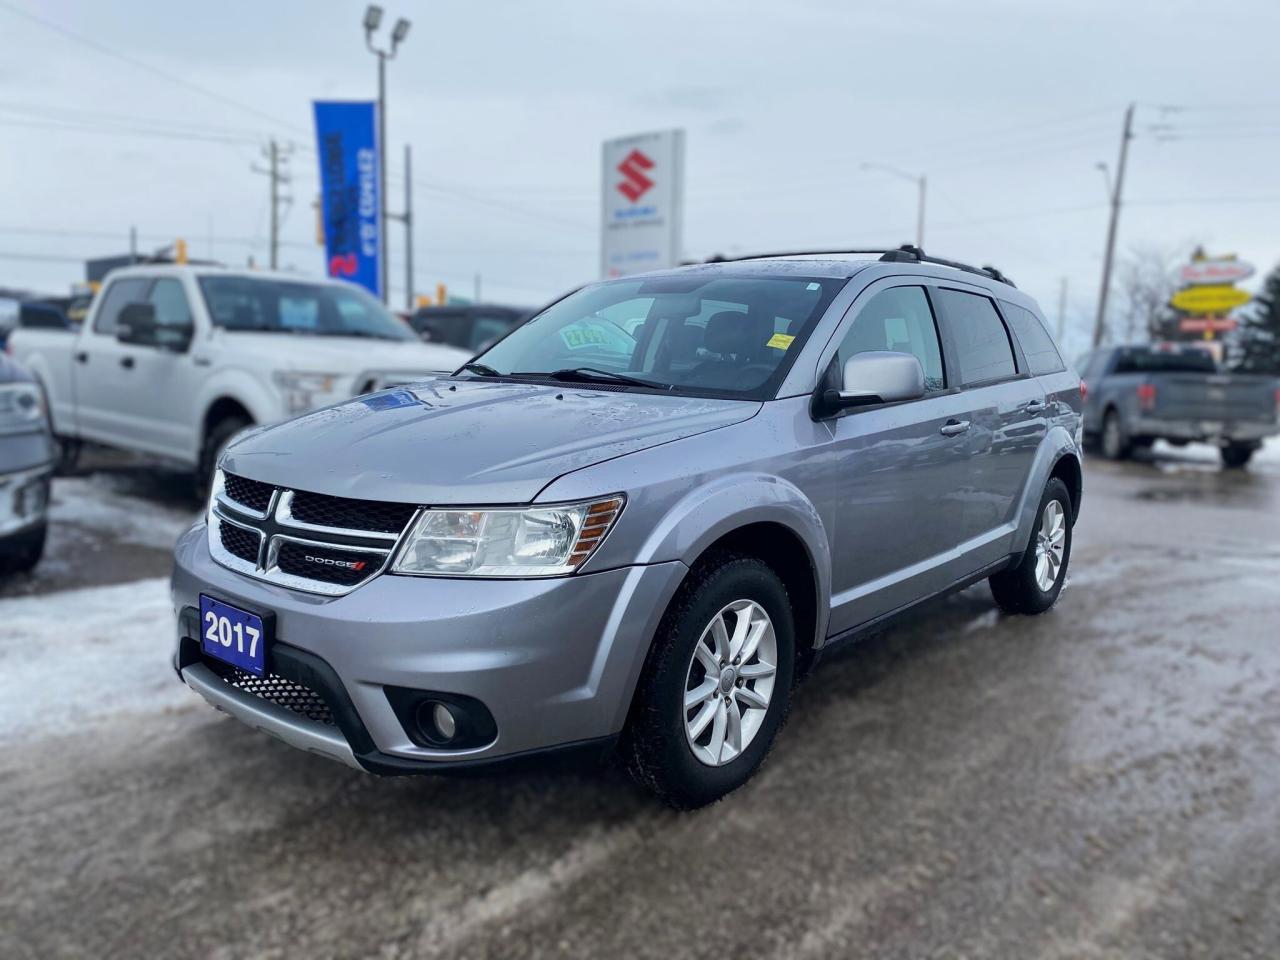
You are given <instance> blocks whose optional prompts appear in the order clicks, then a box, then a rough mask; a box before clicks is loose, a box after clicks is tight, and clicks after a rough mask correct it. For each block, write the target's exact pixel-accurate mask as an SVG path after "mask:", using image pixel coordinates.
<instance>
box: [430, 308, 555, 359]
mask: <svg viewBox="0 0 1280 960" xmlns="http://www.w3.org/2000/svg"><path fill="white" fill-rule="evenodd" d="M535 312H536V311H534V310H531V309H529V308H527V307H505V306H502V305H501V304H496V303H469V304H464V305H453V306H443V307H423V308H421V309H419V310H418V311H416V312H415V313H414V314H413V316H412V317H410V318H409V323H410V325H411V326H412V327H413V329H414V330H416V331H417V332H418V335H419V336H421V337H422V339H423V340H425V341H427V343H444V344H448V345H449V346H451V347H457V348H459V349H460V350H466V351H467V352H468V353H469V354H471V355H473V356H474V355H475V354H477V353H479V352H480V351H481V350H484V349H485V348H486V347H488V346H489V345H490V344H492V343H494V342H496V341H497V340H500V339H501V338H502V337H505V336H506V335H507V334H508V333H510V332H511V331H512V330H513V329H515V328H516V327H518V326H519V325H520V324H522V323H524V322H525V321H526V320H528V319H529V318H530V317H531V316H533V314H534V313H535Z"/></svg>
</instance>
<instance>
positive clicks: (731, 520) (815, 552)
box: [635, 473, 831, 637]
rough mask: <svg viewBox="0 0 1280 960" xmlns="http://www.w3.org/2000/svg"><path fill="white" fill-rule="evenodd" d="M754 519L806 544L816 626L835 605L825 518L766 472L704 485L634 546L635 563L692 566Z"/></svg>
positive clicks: (822, 624)
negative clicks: (814, 588)
mask: <svg viewBox="0 0 1280 960" xmlns="http://www.w3.org/2000/svg"><path fill="white" fill-rule="evenodd" d="M754 523H776V524H779V525H780V526H783V527H785V528H787V529H788V530H789V531H791V532H792V533H793V534H795V535H796V537H797V538H799V540H800V541H801V543H803V545H804V548H805V550H806V551H807V552H808V554H809V562H810V564H811V565H812V567H813V571H814V576H815V578H816V581H817V591H818V595H817V602H818V621H819V622H818V624H817V627H818V630H817V636H819V637H823V636H826V626H827V625H826V620H827V614H828V612H829V609H830V606H831V545H830V540H829V538H828V536H827V531H826V527H825V525H824V524H823V522H822V517H821V516H820V514H819V513H818V511H817V509H816V508H815V507H814V505H813V503H812V502H811V501H810V500H809V498H808V497H806V496H805V495H804V494H803V493H802V492H801V491H800V490H799V488H797V487H796V486H795V485H793V484H791V483H789V482H787V481H786V480H783V479H781V478H780V477H776V476H772V475H769V474H763V473H737V474H729V475H726V476H723V477H719V478H717V479H715V480H713V481H711V482H709V483H706V484H700V485H698V486H697V487H696V488H694V489H692V490H690V491H689V492H688V493H687V494H686V495H685V496H684V497H682V498H680V499H679V500H677V501H676V502H675V503H673V504H672V505H671V506H670V508H669V509H668V510H667V511H666V512H665V513H664V514H663V515H662V516H661V517H660V518H658V519H657V521H656V522H655V523H654V524H653V525H652V526H651V527H650V529H649V530H648V533H647V536H645V537H644V539H643V540H642V541H641V542H640V543H639V544H638V546H637V547H636V548H635V558H636V559H635V562H637V563H645V564H650V563H664V562H667V561H670V560H680V561H682V562H683V563H684V564H685V565H686V566H690V567H691V566H693V564H694V563H695V562H696V561H697V559H698V557H700V556H701V555H702V554H703V553H705V552H706V550H707V549H708V548H709V547H710V546H711V545H712V544H714V543H715V542H716V541H717V540H719V539H720V538H722V537H724V536H726V535H727V534H730V533H733V532H734V531H735V530H738V529H740V528H742V527H745V526H748V525H749V524H754Z"/></svg>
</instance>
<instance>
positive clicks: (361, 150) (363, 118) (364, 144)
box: [315, 100, 383, 297]
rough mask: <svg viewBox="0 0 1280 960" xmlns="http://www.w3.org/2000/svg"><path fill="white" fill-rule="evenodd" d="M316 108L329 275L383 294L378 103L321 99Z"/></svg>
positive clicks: (317, 143) (317, 144) (376, 294)
mask: <svg viewBox="0 0 1280 960" xmlns="http://www.w3.org/2000/svg"><path fill="white" fill-rule="evenodd" d="M315 111H316V146H317V148H318V152H319V154H320V188H321V191H322V194H323V195H322V198H321V201H320V203H321V210H322V215H323V217H324V247H325V262H326V263H327V265H328V272H329V276H331V277H339V278H341V279H343V280H350V281H352V282H354V283H358V284H360V285H361V286H362V287H364V288H365V289H367V290H368V291H369V292H370V293H372V294H374V296H378V297H381V296H382V290H381V277H382V270H381V267H380V264H381V259H382V256H383V250H382V236H381V234H380V233H379V230H378V210H379V209H380V206H381V204H382V197H381V189H382V185H381V184H380V183H379V182H378V169H379V168H378V137H377V132H376V111H377V104H375V103H371V102H364V101H327V102H326V101H319V100H317V101H316V103H315Z"/></svg>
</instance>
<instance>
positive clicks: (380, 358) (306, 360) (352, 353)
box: [222, 331, 471, 376]
mask: <svg viewBox="0 0 1280 960" xmlns="http://www.w3.org/2000/svg"><path fill="white" fill-rule="evenodd" d="M222 336H223V337H224V338H225V342H226V343H227V344H228V345H233V346H235V348H236V349H239V350H248V351H252V350H261V349H263V348H264V347H266V348H267V349H268V350H271V351H272V352H273V354H274V353H275V352H276V351H279V352H280V355H282V356H287V357H288V360H287V361H286V362H285V363H283V364H280V366H281V368H282V369H287V370H294V371H300V372H307V373H337V374H342V375H344V376H354V375H356V374H357V373H371V372H375V371H382V372H387V371H395V372H401V373H439V372H441V371H449V372H452V371H454V370H457V369H458V367H460V366H462V365H463V364H464V363H466V362H467V361H468V360H470V359H471V354H470V353H469V352H468V351H466V350H458V349H457V348H455V347H446V346H442V345H440V344H429V343H422V342H421V341H419V340H404V341H399V340H375V339H372V338H370V337H311V336H302V335H299V334H292V333H232V332H230V331H228V332H224V333H223V334H222Z"/></svg>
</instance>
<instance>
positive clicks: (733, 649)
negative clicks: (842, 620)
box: [622, 554, 795, 810]
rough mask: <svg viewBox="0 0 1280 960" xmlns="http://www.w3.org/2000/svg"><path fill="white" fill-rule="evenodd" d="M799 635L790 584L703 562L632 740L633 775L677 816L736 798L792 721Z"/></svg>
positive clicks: (656, 655)
mask: <svg viewBox="0 0 1280 960" xmlns="http://www.w3.org/2000/svg"><path fill="white" fill-rule="evenodd" d="M794 667H795V627H794V623H793V617H792V613H791V603H790V601H789V600H788V599H787V591H786V588H785V587H784V586H783V585H782V581H781V580H779V579H778V575H777V574H775V573H774V572H773V571H772V570H771V569H770V568H769V567H768V566H767V565H766V564H764V563H762V562H761V561H759V560H756V559H755V558H752V557H743V556H736V555H732V554H725V555H721V556H719V557H716V558H714V559H712V560H711V561H710V562H703V563H699V564H698V566H697V567H696V568H695V569H694V571H693V572H692V573H690V575H689V577H688V579H687V580H686V582H685V583H684V584H683V585H682V586H681V588H680V591H679V593H678V594H677V595H676V598H675V599H674V600H673V601H672V603H671V606H670V607H669V608H668V609H667V612H666V614H665V615H664V617H663V619H662V623H661V625H660V626H659V627H658V633H657V636H656V637H655V638H654V644H653V648H652V650H651V651H650V653H649V659H648V661H647V662H646V663H645V667H644V670H643V672H642V674H641V677H640V682H639V685H638V686H637V688H636V695H635V700H634V701H633V703H632V709H631V716H630V717H629V719H628V722H627V728H626V730H625V732H624V734H623V743H622V747H623V755H624V756H625V758H626V760H627V765H628V768H629V769H630V771H631V774H632V776H633V777H634V778H635V779H636V781H637V782H638V783H639V784H640V785H641V786H644V787H646V788H648V789H650V790H652V791H653V792H654V793H656V794H657V795H658V796H659V797H661V798H662V800H664V801H665V802H666V803H668V804H670V805H671V806H673V807H676V808H677V809H682V810H688V809H693V808H695V807H701V806H704V805H705V804H708V803H712V802H713V801H715V800H718V799H720V798H721V797H723V796H724V795H725V794H727V793H729V792H730V791H731V790H735V789H737V788H738V787H740V786H742V784H744V783H746V781H747V780H748V779H750V777H751V776H752V774H754V773H755V771H756V770H757V769H758V768H759V766H760V764H761V763H762V762H763V761H764V758H765V755H766V754H767V753H768V752H769V748H770V747H771V746H772V745H773V740H774V738H775V737H776V736H777V733H778V730H779V729H780V728H781V726H782V723H783V720H784V719H785V718H786V714H787V708H788V706H789V703H790V696H791V679H792V675H793V671H794Z"/></svg>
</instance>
